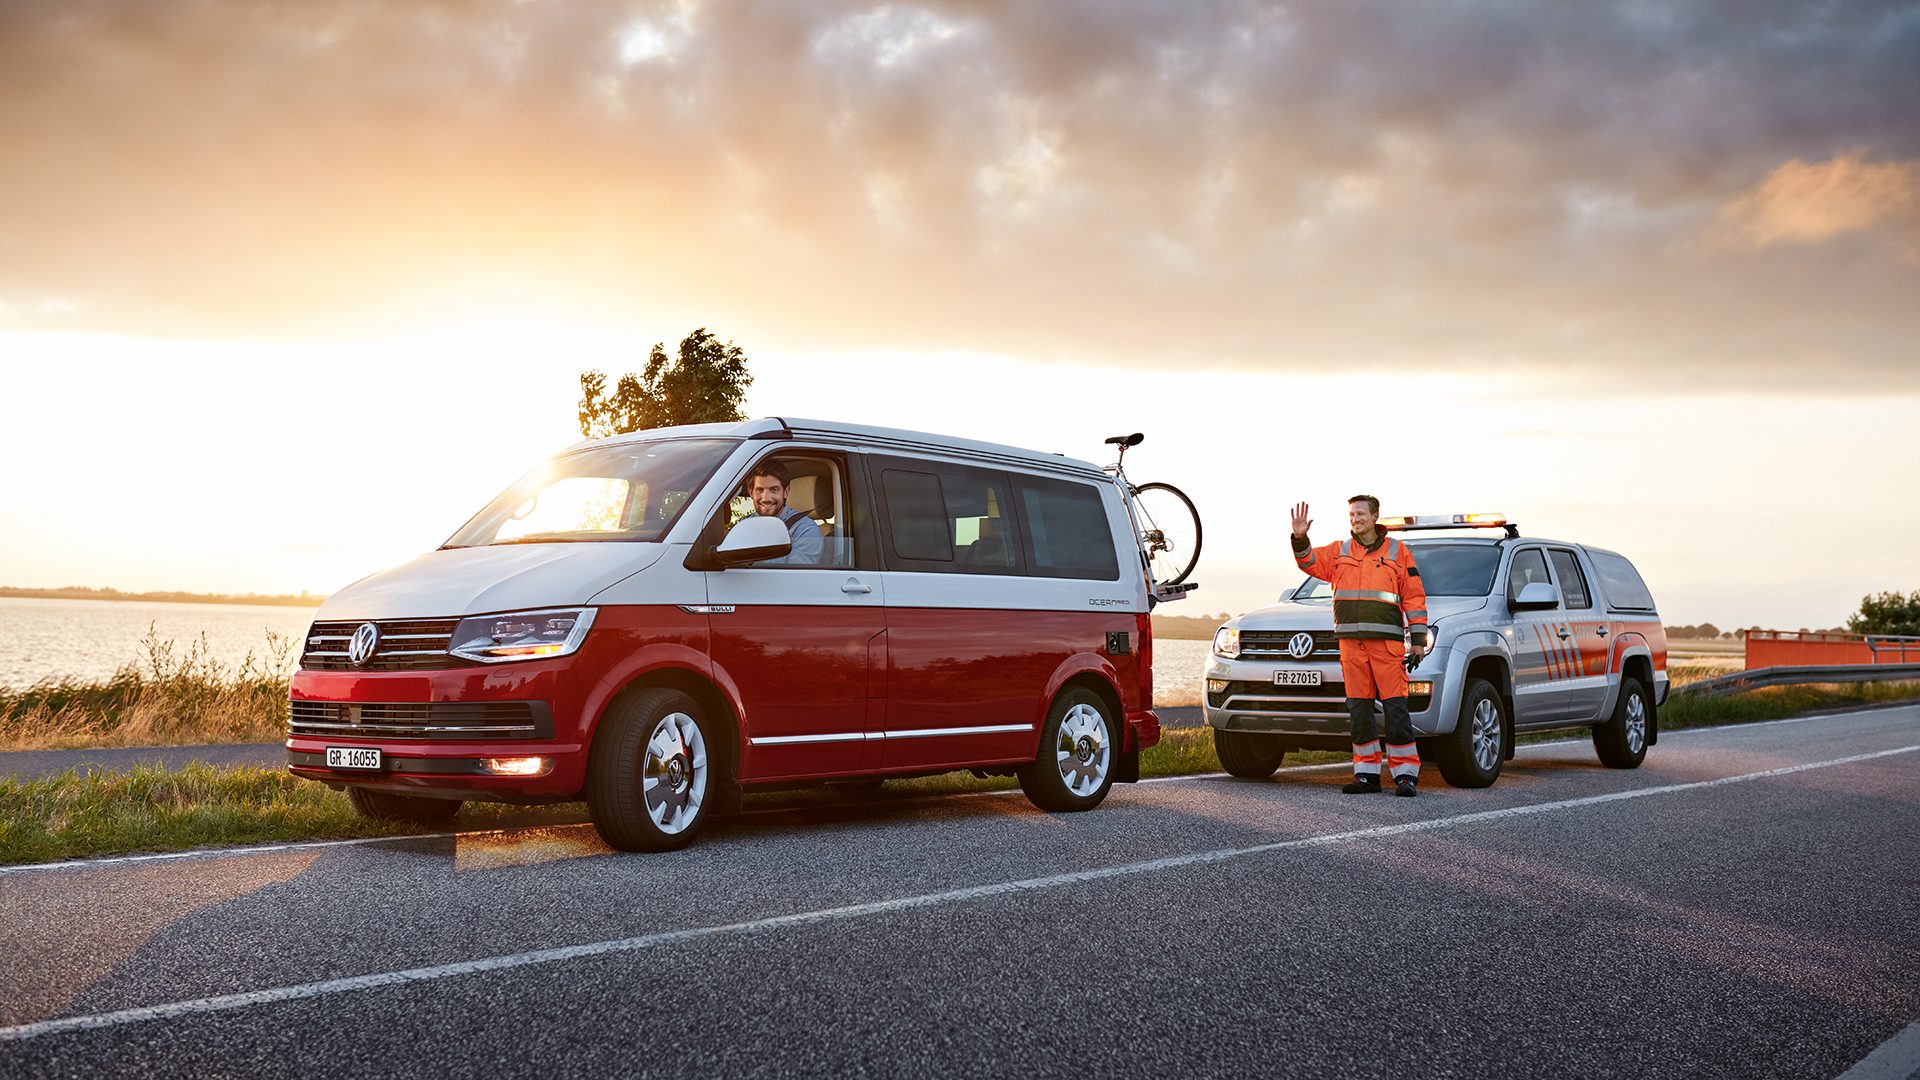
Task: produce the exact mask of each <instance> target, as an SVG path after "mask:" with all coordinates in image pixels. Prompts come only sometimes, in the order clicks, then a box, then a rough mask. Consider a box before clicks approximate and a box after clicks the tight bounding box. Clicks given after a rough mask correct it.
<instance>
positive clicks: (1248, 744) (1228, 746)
mask: <svg viewBox="0 0 1920 1080" xmlns="http://www.w3.org/2000/svg"><path fill="white" fill-rule="evenodd" d="M1213 751H1214V753H1216V754H1218V755H1220V767H1221V768H1223V769H1225V770H1227V772H1229V773H1231V774H1233V775H1234V776H1239V777H1244V778H1245V779H1248V780H1264V779H1266V778H1267V777H1269V776H1272V775H1273V770H1275V769H1277V768H1279V767H1280V762H1281V761H1283V760H1285V759H1286V756H1287V748H1286V747H1285V746H1284V745H1282V744H1281V742H1280V740H1279V739H1276V738H1274V737H1273V736H1271V735H1258V734H1254V733H1252V732H1247V731H1227V730H1225V729H1223V728H1214V729H1213Z"/></svg>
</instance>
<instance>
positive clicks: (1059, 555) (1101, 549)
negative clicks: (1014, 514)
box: [1013, 476, 1120, 581]
mask: <svg viewBox="0 0 1920 1080" xmlns="http://www.w3.org/2000/svg"><path fill="white" fill-rule="evenodd" d="M1013 487H1014V490H1015V491H1016V492H1018V497H1019V499H1020V508H1021V509H1022V510H1023V511H1025V512H1026V516H1027V565H1028V567H1030V568H1031V569H1030V570H1029V572H1030V573H1032V574H1034V575H1035V576H1037V577H1058V578H1086V579H1090V580H1098V581H1112V580H1114V579H1116V578H1118V577H1119V576H1120V561H1119V559H1118V557H1116V556H1115V555H1114V553H1113V530H1112V528H1111V527H1110V526H1109V525H1108V524H1107V508H1106V505H1105V504H1104V503H1102V502H1101V501H1100V492H1099V490H1098V489H1096V488H1094V487H1093V486H1092V485H1091V484H1076V483H1074V482H1072V481H1070V480H1049V479H1043V478H1041V477H1037V476H1016V477H1014V481H1013Z"/></svg>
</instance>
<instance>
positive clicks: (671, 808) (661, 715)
mask: <svg viewBox="0 0 1920 1080" xmlns="http://www.w3.org/2000/svg"><path fill="white" fill-rule="evenodd" d="M710 732H711V729H710V728H709V727H708V726H707V719H706V713H705V712H704V711H703V710H702V709H701V708H700V703H699V702H697V701H695V700H693V698H691V697H689V696H687V695H686V694H683V693H681V692H680V691H678V690H667V689H664V688H656V689H653V690H645V691H641V692H640V693H636V694H628V695H626V696H624V697H622V698H621V699H620V700H618V701H616V702H615V703H614V704H613V707H612V708H610V709H608V710H607V715H606V716H605V717H603V718H602V719H601V721H600V727H599V728H598V730H596V731H595V732H594V734H593V755H592V757H590V758H589V759H588V760H587V810H588V812H589V813H590V814H591V815H592V817H593V827H594V828H595V829H598V830H599V831H600V836H601V838H602V839H604V840H606V842H607V843H609V844H611V845H613V846H614V847H616V848H619V849H620V850H622V851H672V850H673V849H675V848H682V847H685V846H687V845H688V844H689V843H692V842H693V838H694V836H695V834H697V833H698V832H699V831H700V827H701V826H702V825H705V824H706V822H707V818H709V817H711V816H712V815H711V814H709V813H708V812H707V811H708V809H709V807H710V806H711V804H712V802H713V801H714V800H712V799H710V798H709V797H710V796H711V795H712V794H713V792H714V786H715V785H714V781H715V779H717V777H716V776H715V774H714V772H713V770H712V768H711V765H712V761H711V758H710V756H709V748H710V747H712V746H713V745H714V740H713V739H712V738H711V737H710Z"/></svg>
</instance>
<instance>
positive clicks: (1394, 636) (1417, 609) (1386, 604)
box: [1293, 535, 1427, 641]
mask: <svg viewBox="0 0 1920 1080" xmlns="http://www.w3.org/2000/svg"><path fill="white" fill-rule="evenodd" d="M1293 544H1294V546H1293V561H1294V563H1295V564H1296V565H1298V566H1299V567H1300V569H1301V570H1302V571H1304V572H1305V573H1307V574H1310V575H1312V576H1313V577H1317V578H1319V579H1320V580H1322V581H1325V582H1328V583H1329V584H1331V585H1332V586H1333V632H1334V634H1335V635H1336V636H1338V637H1343V638H1382V639H1391V640H1394V641H1398V640H1400V635H1401V632H1402V630H1403V629H1404V628H1405V627H1408V626H1425V625H1426V622H1427V587H1426V586H1425V585H1424V584H1422V583H1421V581H1420V571H1419V570H1418V568H1416V567H1415V566H1414V562H1413V552H1412V551H1410V550H1408V549H1407V545H1405V544H1403V543H1401V542H1400V541H1398V540H1396V539H1394V538H1393V537H1391V536H1384V535H1383V536H1382V537H1381V540H1380V542H1379V543H1378V544H1376V545H1374V547H1373V548H1372V549H1371V550H1369V549H1367V548H1366V547H1365V546H1363V545H1362V544H1361V543H1360V541H1358V540H1355V539H1353V538H1351V537H1349V538H1347V539H1345V540H1341V541H1339V542H1337V543H1332V544H1327V545H1325V546H1323V547H1317V548H1316V547H1310V546H1308V544H1307V542H1306V539H1305V538H1304V537H1295V538H1294V541H1293Z"/></svg>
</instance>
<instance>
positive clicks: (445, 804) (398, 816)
mask: <svg viewBox="0 0 1920 1080" xmlns="http://www.w3.org/2000/svg"><path fill="white" fill-rule="evenodd" d="M347 801H348V802H350V803H352V804H353V808H354V809H355V810H358V811H360V816H361V817H367V818H372V819H374V820H375V821H398V822H403V823H405V824H408V825H426V826H429V827H438V826H441V825H445V824H446V823H447V822H449V821H452V820H453V815H455V814H457V813H459V812H460V800H459V799H429V798H423V797H422V796H419V795H399V794H395V793H394V792H391V791H368V790H367V789H366V788H358V787H350V788H348V789H347Z"/></svg>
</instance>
